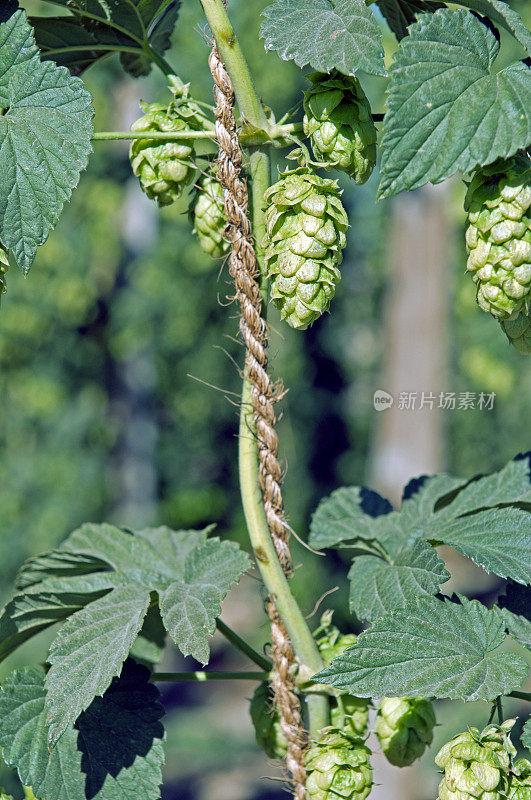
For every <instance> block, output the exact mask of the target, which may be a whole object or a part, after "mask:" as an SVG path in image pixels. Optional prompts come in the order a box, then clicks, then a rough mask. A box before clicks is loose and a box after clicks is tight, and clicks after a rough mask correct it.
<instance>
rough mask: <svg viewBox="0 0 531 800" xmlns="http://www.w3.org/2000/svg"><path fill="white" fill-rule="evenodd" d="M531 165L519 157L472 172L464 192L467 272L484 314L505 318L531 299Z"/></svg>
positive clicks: (520, 155)
mask: <svg viewBox="0 0 531 800" xmlns="http://www.w3.org/2000/svg"><path fill="white" fill-rule="evenodd" d="M530 206H531V161H530V160H529V158H527V156H525V155H522V154H519V155H516V156H514V157H513V158H511V159H509V160H508V161H496V162H495V163H494V164H491V165H489V166H488V167H484V168H483V169H481V170H478V171H477V172H476V174H475V175H474V177H473V179H472V181H471V183H470V185H469V187H468V191H467V193H466V197H465V210H466V211H467V212H468V227H467V231H466V244H467V251H468V254H469V256H468V262H467V270H468V271H469V272H471V273H472V277H473V279H474V281H475V282H476V283H477V301H478V304H479V305H480V307H481V308H482V309H483V310H484V311H489V312H490V313H491V314H493V315H494V316H495V317H498V318H499V319H506V318H507V317H510V316H511V315H513V314H517V313H518V312H519V311H522V310H527V307H528V305H529V302H530V299H531V214H530V210H529V208H530Z"/></svg>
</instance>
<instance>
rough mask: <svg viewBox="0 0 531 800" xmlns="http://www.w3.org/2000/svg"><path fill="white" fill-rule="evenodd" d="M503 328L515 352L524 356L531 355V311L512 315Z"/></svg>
mask: <svg viewBox="0 0 531 800" xmlns="http://www.w3.org/2000/svg"><path fill="white" fill-rule="evenodd" d="M501 326H502V328H503V331H504V333H505V335H506V336H507V338H508V339H509V341H510V343H511V344H512V346H513V347H514V348H515V350H517V351H518V352H519V353H521V355H523V356H526V355H529V354H531V309H530V311H527V312H526V311H520V312H519V313H518V314H512V315H511V316H510V317H509V318H508V319H504V320H502V321H501Z"/></svg>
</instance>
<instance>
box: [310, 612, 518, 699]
mask: <svg viewBox="0 0 531 800" xmlns="http://www.w3.org/2000/svg"><path fill="white" fill-rule="evenodd" d="M504 638H505V632H504V625H503V621H502V620H501V619H500V616H499V614H497V613H496V612H494V611H489V610H488V609H486V608H485V607H484V606H482V605H481V604H480V603H478V602H477V601H476V600H473V601H470V600H466V598H460V603H454V602H452V601H451V600H449V599H445V600H440V599H439V598H437V597H422V598H417V599H416V600H412V601H410V602H409V603H407V604H406V605H405V606H404V607H403V608H400V609H397V610H396V611H393V612H391V613H390V614H387V615H386V616H385V617H381V618H380V619H378V620H376V622H374V623H373V624H372V625H371V627H370V628H369V629H368V630H366V631H364V632H363V633H361V634H360V635H359V636H358V639H357V642H356V644H355V645H354V646H353V647H351V648H349V649H348V650H347V651H346V652H345V654H344V655H342V656H339V657H338V658H336V659H334V660H333V661H332V663H331V664H330V666H328V667H327V668H326V669H325V670H323V671H321V672H320V673H318V674H317V675H316V676H315V680H316V681H318V682H319V683H327V684H330V685H332V686H335V687H336V688H338V689H341V690H342V691H348V692H350V693H351V694H354V695H356V696H357V697H382V696H383V695H387V696H406V697H413V696H416V695H422V696H423V697H431V696H433V697H437V698H448V699H452V700H494V699H495V698H496V697H497V696H498V695H500V694H507V693H508V692H511V691H512V690H513V689H516V688H518V686H520V685H521V684H522V682H523V680H524V679H525V677H526V674H527V665H526V664H525V662H524V661H523V660H522V659H521V658H520V657H519V656H517V655H515V654H514V653H506V652H499V651H498V648H499V646H500V645H501V644H502V642H503V640H504Z"/></svg>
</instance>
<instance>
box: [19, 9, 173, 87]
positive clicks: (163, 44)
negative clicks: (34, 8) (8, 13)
mask: <svg viewBox="0 0 531 800" xmlns="http://www.w3.org/2000/svg"><path fill="white" fill-rule="evenodd" d="M54 2H56V4H57V5H62V6H64V7H65V8H67V9H68V10H69V11H70V12H71V13H72V16H68V17H64V16H63V17H55V18H49V17H33V18H32V19H31V22H32V24H33V25H34V27H35V37H36V39H37V44H38V45H39V47H40V48H41V50H42V52H43V58H48V59H51V60H53V61H55V62H56V63H57V64H61V65H63V66H66V67H68V68H69V69H70V70H72V71H73V72H76V73H77V72H81V71H82V70H84V69H86V68H87V67H89V66H91V64H94V63H95V62H96V61H98V60H99V59H101V58H104V57H105V56H107V55H109V54H111V53H113V52H117V53H120V61H121V63H122V66H123V68H124V69H125V70H126V72H128V73H129V74H130V75H132V76H133V77H139V76H140V75H147V74H148V73H149V71H150V69H151V65H152V58H151V57H150V56H149V54H148V52H146V50H148V48H147V45H149V47H151V48H152V49H153V50H154V51H155V53H157V54H158V55H162V54H163V53H164V52H165V51H166V50H167V49H168V48H169V46H170V37H171V34H172V32H173V28H174V26H175V23H176V21H177V18H178V16H179V8H180V0H173V1H172V0H131V1H130V2H122V1H120V2H116V3H111V4H108V3H107V2H106V0H79V1H78V2H76V3H75V5H74V4H72V3H70V2H68V0H54Z"/></svg>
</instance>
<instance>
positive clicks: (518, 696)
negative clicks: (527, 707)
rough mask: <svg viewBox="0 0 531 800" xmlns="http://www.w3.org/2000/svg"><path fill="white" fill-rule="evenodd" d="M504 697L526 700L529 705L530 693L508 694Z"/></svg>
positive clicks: (530, 701)
mask: <svg viewBox="0 0 531 800" xmlns="http://www.w3.org/2000/svg"><path fill="white" fill-rule="evenodd" d="M506 697H515V698H516V699H517V700H527V702H528V703H531V692H509V694H508V695H506Z"/></svg>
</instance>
